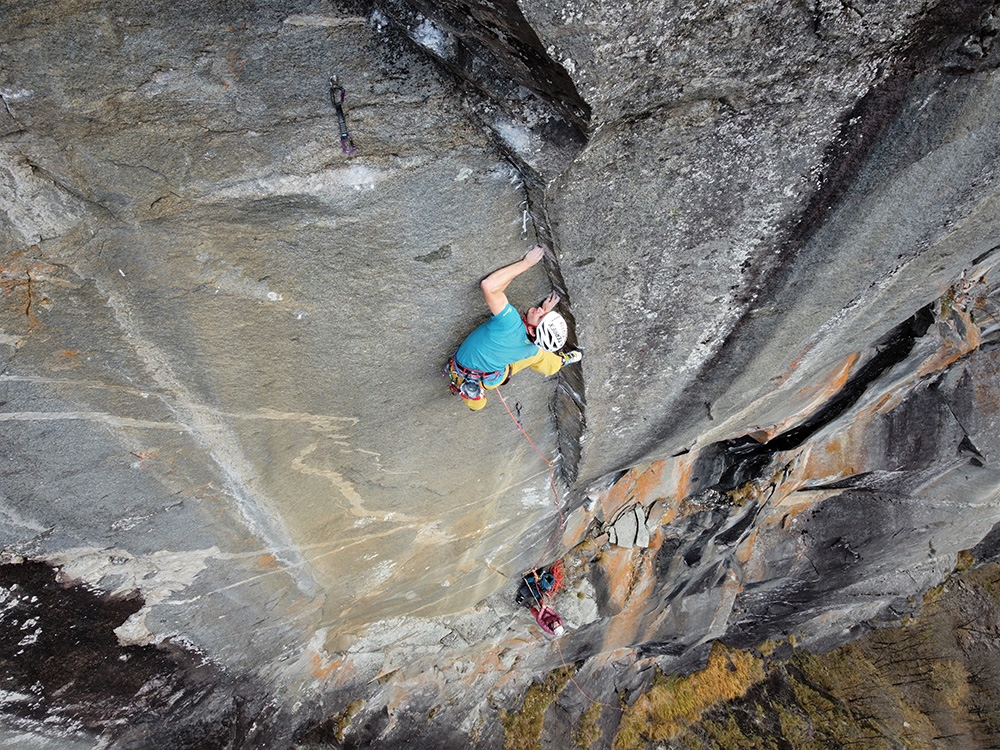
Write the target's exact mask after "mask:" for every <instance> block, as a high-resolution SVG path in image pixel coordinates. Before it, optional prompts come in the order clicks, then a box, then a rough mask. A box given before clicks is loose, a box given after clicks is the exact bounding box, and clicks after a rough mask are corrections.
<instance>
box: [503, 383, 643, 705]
mask: <svg viewBox="0 0 1000 750" xmlns="http://www.w3.org/2000/svg"><path fill="white" fill-rule="evenodd" d="M494 390H495V391H496V394H497V395H498V396H499V397H500V401H501V402H502V403H503V408H504V409H506V410H507V413H508V414H509V415H510V418H511V420H512V421H513V422H514V424H515V425H516V426H517V429H518V430H520V432H521V434H522V435H524V437H525V439H527V441H528V442H529V443H530V444H531V447H532V448H534V449H535V452H536V453H537V454H538V455H539V456H541V457H542V460H543V461H544V462H545V464H546V465H547V466H548V467H549V484H550V485H551V486H552V494H553V496H554V497H555V505H556V511H557V512H558V513H559V525H558V526H557V527H556V532H555V534H554V535H553V536H552V540H551V541H550V542H549V546H548V547H546V548H545V551H544V552H543V553H542V556H541V557H540V558H539V560H538V563H537V564H536V565H535V568H536V569H537V568H538V567H539V566H540V565H541V564H542V562H543V561H544V560H545V558H546V557H547V556H548V554H549V552H550V551H551V550H552V548H553V547H555V545H556V540H557V539H558V538H559V533H560V532H561V531H562V530H563V528H564V527H565V526H566V516H565V515H564V514H563V512H562V508H561V507H560V501H559V490H558V489H557V488H556V478H555V466H554V462H553V461H549V459H548V457H547V456H546V455H545V454H544V453H542V452H541V451H540V450H539V449H538V446H537V445H535V441H534V440H532V439H531V437H530V436H529V435H528V433H527V432H525V431H524V426H523V425H522V424H521V423H520V422H519V421H518V419H517V417H515V416H514V412H512V411H511V410H510V407H509V406H508V405H507V399H505V398H504V397H503V394H502V393H500V389H499V388H495V389H494ZM557 568H558V579H559V583H560V584H562V561H561V560H557V561H556V562H555V563H553V565H552V569H553V571H554V574H555V571H556V569H557ZM536 580H537V575H536ZM553 593H555V592H554V591H553ZM532 598H534V599H535V600H536V602H537V603H538V606H540V607H541V606H543V604H544V602H543V601H541V600H539V599H538V597H537V596H535V594H534V592H532ZM543 598H544V597H543ZM555 643H556V648H557V649H558V650H559V658H560V659H561V660H562V665H563V667H567V668H568V667H569V665H568V664H567V663H566V656H565V655H564V654H563V651H562V646H561V645H560V644H559V639H558V638H556V639H555ZM569 681H570V682H572V683H573V686H574V687H575V688H576V689H577V690H579V691H580V695H582V696H583V697H584V699H586V700H588V701H590V702H591V703H597V704H598V705H601V706H604V707H605V708H611V709H614V710H615V711H618V712H621V713H624V709H623V708H622V707H621V706H614V705H612V704H610V703H605V702H604V701H599V700H596V699H595V698H591V697H590V696H589V695H588V694H587V692H586V691H585V690H584V689H583V687H582V686H581V685H580V683H578V682H577V681H576V678H575V677H572V676H571V677H570V678H569Z"/></svg>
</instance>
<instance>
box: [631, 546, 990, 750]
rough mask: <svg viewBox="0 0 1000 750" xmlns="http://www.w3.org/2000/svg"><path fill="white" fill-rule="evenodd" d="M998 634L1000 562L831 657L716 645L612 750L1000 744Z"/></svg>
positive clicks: (650, 694) (654, 691)
mask: <svg viewBox="0 0 1000 750" xmlns="http://www.w3.org/2000/svg"><path fill="white" fill-rule="evenodd" d="M959 567H960V568H961V565H960V566H959ZM998 639H1000V566H998V565H995V564H990V565H985V566H983V567H980V568H976V569H971V570H967V571H966V572H962V573H957V574H956V575H953V576H952V577H951V578H950V579H949V580H948V582H947V584H946V585H942V586H939V587H936V588H935V589H932V590H931V591H930V592H928V594H927V595H926V596H925V597H924V599H923V609H922V611H921V612H920V613H919V615H918V616H916V617H913V618H907V619H906V620H905V621H904V624H903V625H902V626H901V627H898V628H892V629H885V630H878V631H874V632H871V633H869V634H867V635H865V636H863V637H862V638H859V639H858V640H856V641H854V642H853V643H849V644H847V645H845V646H842V647H841V648H838V649H836V650H834V651H832V652H830V653H828V654H822V655H817V654H810V653H806V652H804V651H798V652H796V653H794V654H793V655H792V656H791V658H789V659H787V660H784V661H782V660H778V659H776V658H774V657H773V654H774V653H775V652H776V645H775V644H774V643H771V642H768V643H765V644H763V645H762V646H761V647H760V648H759V649H758V653H760V654H762V655H763V659H762V660H755V659H753V658H752V657H750V656H749V655H747V654H744V653H742V652H737V651H730V650H726V649H723V648H721V647H717V649H715V650H713V652H712V656H711V657H710V659H709V664H708V666H707V667H706V668H705V670H703V671H702V672H698V673H695V674H692V675H690V676H689V677H686V678H669V677H662V676H661V677H658V678H657V679H656V680H654V684H653V686H652V687H651V688H650V689H649V690H648V691H647V692H646V693H645V694H644V695H643V696H641V697H640V698H639V700H637V701H636V703H635V704H634V706H633V707H632V708H631V709H628V710H627V711H626V713H625V716H624V717H623V719H622V723H621V725H620V727H619V731H618V735H617V737H616V739H615V748H616V750H626V749H627V750H631V749H632V748H642V749H643V750H645V749H646V748H650V747H653V746H654V745H655V743H665V744H659V745H658V746H661V747H667V748H671V749H672V750H673V749H678V750H679V749H680V748H685V749H687V748H691V749H692V750H693V749H695V748H697V749H698V750H701V749H702V748H708V749H711V750H745V749H746V748H760V749H761V750H777V749H778V748H779V747H780V748H788V747H791V748H794V749H795V750H823V749H825V748H830V747H863V748H865V749H866V750H880V749H882V748H884V749H885V750H889V749H890V748H912V749H913V750H923V749H925V748H926V750H931V749H932V748H934V749H935V750H936V749H937V748H955V749H956V750H958V749H963V750H964V748H968V747H994V746H998V745H1000V707H998V706H997V703H996V700H995V696H996V695H997V694H1000V652H998V651H997V649H996V647H995V644H996V642H997V641H998ZM789 640H790V641H791V639H789ZM727 673H728V676H729V679H724V678H725V677H726V675H727ZM765 673H766V674H765ZM713 695H715V696H717V697H718V698H719V700H715V701H713V700H712V697H713ZM723 698H725V699H724V700H723Z"/></svg>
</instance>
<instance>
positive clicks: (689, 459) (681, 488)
mask: <svg viewBox="0 0 1000 750" xmlns="http://www.w3.org/2000/svg"><path fill="white" fill-rule="evenodd" d="M697 455H698V454H697V452H692V453H688V454H686V455H684V456H681V457H680V458H678V459H677V460H676V463H675V465H674V472H673V473H674V477H675V479H674V493H675V496H676V497H687V496H688V495H690V494H691V474H692V472H693V471H694V464H695V459H696V457H697Z"/></svg>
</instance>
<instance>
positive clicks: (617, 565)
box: [600, 546, 641, 609]
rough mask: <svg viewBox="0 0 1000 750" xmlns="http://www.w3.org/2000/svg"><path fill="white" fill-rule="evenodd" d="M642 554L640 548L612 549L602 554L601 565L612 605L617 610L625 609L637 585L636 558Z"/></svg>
mask: <svg viewBox="0 0 1000 750" xmlns="http://www.w3.org/2000/svg"><path fill="white" fill-rule="evenodd" d="M639 552H641V550H640V548H638V547H631V548H629V547H614V546H613V547H611V548H610V549H608V550H606V551H605V552H603V553H602V554H601V558H600V564H601V567H602V568H603V569H604V575H605V577H606V578H607V581H608V589H609V590H610V592H611V601H610V604H611V606H612V607H614V608H615V609H621V608H623V607H624V606H625V605H626V603H627V602H628V598H629V595H630V592H631V590H632V588H633V586H634V585H635V581H636V575H637V573H638V571H637V569H636V562H637V561H636V559H635V558H636V557H637V554H636V553H639Z"/></svg>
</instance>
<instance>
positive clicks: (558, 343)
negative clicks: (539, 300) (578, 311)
mask: <svg viewBox="0 0 1000 750" xmlns="http://www.w3.org/2000/svg"><path fill="white" fill-rule="evenodd" d="M567 335H568V328H567V326H566V319H565V318H564V317H563V316H562V315H560V314H559V313H557V312H554V311H553V312H549V313H546V314H545V316H544V317H543V318H542V319H541V320H540V321H539V322H538V327H537V328H535V343H536V344H537V345H538V346H540V347H542V349H545V350H546V351H549V352H557V351H559V350H560V349H562V348H563V345H564V344H565V343H566V336H567Z"/></svg>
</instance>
